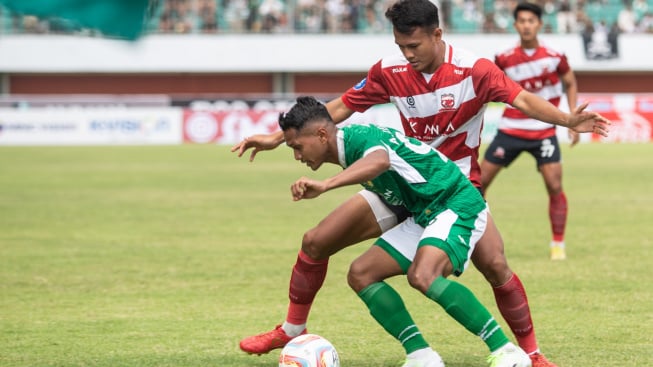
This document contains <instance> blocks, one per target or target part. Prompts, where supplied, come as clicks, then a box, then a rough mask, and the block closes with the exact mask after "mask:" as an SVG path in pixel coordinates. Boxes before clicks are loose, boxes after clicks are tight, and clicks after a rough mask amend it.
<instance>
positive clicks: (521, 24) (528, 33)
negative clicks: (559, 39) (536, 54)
mask: <svg viewBox="0 0 653 367" xmlns="http://www.w3.org/2000/svg"><path fill="white" fill-rule="evenodd" d="M541 27H542V21H541V20H540V19H538V18H537V15H535V14H534V13H532V12H530V11H520V12H519V13H517V19H515V30H516V31H517V33H519V37H520V38H521V41H522V42H525V43H528V42H534V41H535V39H536V38H537V32H539V31H540V28H541Z"/></svg>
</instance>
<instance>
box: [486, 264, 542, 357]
mask: <svg viewBox="0 0 653 367" xmlns="http://www.w3.org/2000/svg"><path fill="white" fill-rule="evenodd" d="M493 290H494V298H495V299H496V301H497V306H498V307H499V311H500V312H501V315H502V316H503V318H504V319H505V320H506V322H507V323H508V325H509V326H510V329H511V330H512V333H513V334H514V335H515V337H516V338H517V342H518V343H519V346H520V347H521V348H522V349H523V350H524V351H525V352H526V353H533V352H535V351H537V340H536V339H535V330H534V329H533V321H532V319H531V311H530V309H529V307H528V299H527V298H526V291H525V290H524V286H523V285H522V283H521V281H520V280H519V278H518V277H517V274H515V273H513V274H512V276H511V277H510V280H508V281H507V282H506V284H504V285H502V286H499V287H496V288H493Z"/></svg>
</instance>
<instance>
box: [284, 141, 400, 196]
mask: <svg viewBox="0 0 653 367" xmlns="http://www.w3.org/2000/svg"><path fill="white" fill-rule="evenodd" d="M389 168H390V156H389V155H388V152H386V151H385V150H383V149H379V150H375V151H373V152H371V153H369V154H368V155H366V156H365V157H363V158H361V159H359V160H357V161H356V162H354V163H353V164H352V165H350V166H349V167H347V168H346V169H344V170H342V171H341V172H339V173H338V174H336V175H335V176H332V177H330V178H327V179H325V180H323V181H316V180H312V179H309V178H306V177H302V178H300V179H299V180H297V181H295V183H293V184H292V186H291V187H290V191H291V193H292V197H293V200H294V201H297V200H301V199H312V198H316V197H318V196H320V195H321V194H322V193H324V192H327V191H329V190H333V189H336V188H338V187H343V186H349V185H355V184H361V183H363V182H365V181H369V180H371V179H373V178H375V177H377V176H378V175H380V174H381V173H383V172H385V171H387V170H388V169H389Z"/></svg>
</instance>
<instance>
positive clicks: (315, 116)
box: [279, 96, 333, 131]
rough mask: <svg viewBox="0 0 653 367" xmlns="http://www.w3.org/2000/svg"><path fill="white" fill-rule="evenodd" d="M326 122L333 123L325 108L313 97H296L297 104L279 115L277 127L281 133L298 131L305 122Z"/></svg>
mask: <svg viewBox="0 0 653 367" xmlns="http://www.w3.org/2000/svg"><path fill="white" fill-rule="evenodd" d="M317 120H326V121H329V122H333V120H332V119H331V115H329V111H327V109H326V106H325V105H324V104H322V103H321V102H320V101H318V100H317V99H315V98H314V97H306V96H303V97H298V98H297V103H296V104H295V105H294V106H292V108H291V109H290V111H288V112H287V113H283V112H282V113H280V114H279V127H280V128H281V130H282V131H286V130H288V129H296V130H297V131H300V130H301V129H302V128H304V126H305V125H306V123H307V122H310V121H317Z"/></svg>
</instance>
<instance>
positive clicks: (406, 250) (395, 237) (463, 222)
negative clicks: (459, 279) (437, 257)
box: [375, 205, 489, 276]
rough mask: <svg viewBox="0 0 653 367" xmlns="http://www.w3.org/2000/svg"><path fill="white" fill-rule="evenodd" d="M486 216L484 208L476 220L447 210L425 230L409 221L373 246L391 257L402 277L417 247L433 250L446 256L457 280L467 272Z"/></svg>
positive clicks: (483, 229)
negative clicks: (437, 250)
mask: <svg viewBox="0 0 653 367" xmlns="http://www.w3.org/2000/svg"><path fill="white" fill-rule="evenodd" d="M488 213H489V209H488V207H487V205H486V206H485V209H483V210H482V211H480V212H479V213H478V215H477V216H475V217H471V218H468V219H462V218H460V217H459V216H458V215H457V214H456V213H455V212H454V211H452V210H450V209H448V210H445V211H444V212H442V213H440V214H438V215H437V216H436V217H435V219H433V221H431V223H430V224H429V225H428V226H426V228H424V227H422V226H420V225H419V224H417V223H415V221H414V220H413V218H412V217H410V218H408V219H406V220H405V221H403V222H402V223H401V224H399V225H397V226H396V227H394V228H392V229H390V230H389V231H387V232H385V233H384V234H383V235H382V236H381V237H380V238H379V239H378V240H376V242H375V245H377V246H379V247H381V248H382V249H383V250H384V251H385V252H387V253H388V254H389V255H390V256H392V258H393V259H395V260H396V261H397V263H398V264H399V266H401V269H402V270H403V271H404V273H406V272H407V271H408V268H409V267H410V264H412V262H413V259H414V258H415V253H416V252H417V249H418V248H419V247H420V246H435V247H437V248H439V249H441V250H442V251H444V252H445V253H446V254H447V256H449V260H450V261H451V264H452V265H453V273H454V274H455V275H456V276H459V275H460V274H462V273H463V271H465V269H466V268H467V265H468V264H469V258H470V257H471V255H472V252H474V248H475V247H476V243H477V242H478V240H479V239H480V238H481V236H483V233H485V227H486V225H487V216H488Z"/></svg>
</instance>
